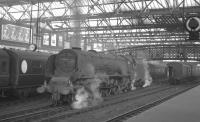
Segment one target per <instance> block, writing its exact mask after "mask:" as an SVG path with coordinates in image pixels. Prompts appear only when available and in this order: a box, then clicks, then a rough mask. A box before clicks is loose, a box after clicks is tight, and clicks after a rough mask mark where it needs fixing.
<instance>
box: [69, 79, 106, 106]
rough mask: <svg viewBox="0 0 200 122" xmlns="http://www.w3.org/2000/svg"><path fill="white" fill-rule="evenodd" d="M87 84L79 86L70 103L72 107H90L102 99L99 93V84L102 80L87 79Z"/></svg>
mask: <svg viewBox="0 0 200 122" xmlns="http://www.w3.org/2000/svg"><path fill="white" fill-rule="evenodd" d="M85 82H87V86H84V87H81V88H79V89H78V90H77V92H76V94H75V99H76V100H75V102H73V103H72V107H73V108H74V109H82V108H86V107H92V106H95V105H97V104H99V103H100V102H102V101H103V98H102V97H101V95H100V93H99V86H100V83H101V82H102V81H101V80H100V79H98V78H94V79H88V80H86V81H85Z"/></svg>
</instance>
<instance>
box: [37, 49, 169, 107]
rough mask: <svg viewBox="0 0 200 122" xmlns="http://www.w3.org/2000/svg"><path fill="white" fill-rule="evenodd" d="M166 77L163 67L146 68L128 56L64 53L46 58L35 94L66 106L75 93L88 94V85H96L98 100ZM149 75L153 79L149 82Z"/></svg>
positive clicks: (165, 68) (65, 50)
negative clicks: (41, 82)
mask: <svg viewBox="0 0 200 122" xmlns="http://www.w3.org/2000/svg"><path fill="white" fill-rule="evenodd" d="M149 68H150V69H151V70H149ZM149 71H150V72H149ZM167 74H168V72H167V65H162V66H161V65H155V64H153V63H152V64H151V65H150V66H149V65H148V64H147V61H144V60H143V59H139V60H134V59H133V58H132V57H131V56H116V55H112V54H99V53H97V52H95V51H88V52H86V51H82V50H80V49H64V50H62V51H61V52H60V53H58V54H55V55H51V56H50V57H49V59H48V61H47V66H46V73H45V76H46V77H47V79H48V80H47V83H45V84H44V85H43V86H42V87H40V88H39V89H38V91H39V92H41V93H42V92H44V91H45V90H47V91H48V92H50V93H52V99H53V101H58V100H63V99H64V100H67V102H68V103H69V102H72V101H73V100H74V98H73V97H74V96H75V94H76V92H77V90H78V89H81V88H84V89H86V91H87V92H89V93H91V92H92V91H93V88H92V87H91V86H94V85H92V84H98V90H99V91H100V94H101V96H109V95H113V94H118V93H122V92H127V91H130V90H132V89H135V88H136V87H145V86H148V85H150V83H151V82H152V80H155V79H156V80H158V79H164V78H167V77H168V76H167ZM151 75H153V76H154V75H156V76H155V77H152V78H153V79H152V78H151ZM96 79H99V80H100V83H99V82H98V83H97V82H96V81H99V80H96ZM146 83H147V84H146Z"/></svg>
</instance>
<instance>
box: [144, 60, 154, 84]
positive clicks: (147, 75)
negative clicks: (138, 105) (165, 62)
mask: <svg viewBox="0 0 200 122" xmlns="http://www.w3.org/2000/svg"><path fill="white" fill-rule="evenodd" d="M143 64H144V70H145V75H144V81H145V83H144V85H143V87H147V86H150V85H151V83H152V77H151V75H150V73H149V67H148V63H147V61H146V59H143Z"/></svg>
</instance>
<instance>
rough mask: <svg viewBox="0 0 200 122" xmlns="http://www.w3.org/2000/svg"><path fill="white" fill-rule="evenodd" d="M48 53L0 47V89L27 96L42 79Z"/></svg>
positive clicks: (3, 91) (43, 78) (4, 91)
mask: <svg viewBox="0 0 200 122" xmlns="http://www.w3.org/2000/svg"><path fill="white" fill-rule="evenodd" d="M49 55H50V54H45V53H40V52H31V51H20V50H13V49H0V56H1V58H0V66H1V68H0V78H1V80H0V90H1V92H2V93H8V92H9V94H10V93H11V94H12V95H13V94H14V95H17V96H27V95H28V94H29V93H30V92H33V91H35V89H36V87H38V86H39V85H41V84H42V83H43V82H44V80H45V76H44V71H45V63H46V61H47V58H48V56H49Z"/></svg>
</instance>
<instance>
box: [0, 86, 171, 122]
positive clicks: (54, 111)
mask: <svg viewBox="0 0 200 122" xmlns="http://www.w3.org/2000/svg"><path fill="white" fill-rule="evenodd" d="M167 88H168V87H167ZM165 89H166V87H165ZM160 90H163V87H154V88H152V89H149V90H146V89H144V90H141V92H142V93H141V94H137V95H134V96H133V97H131V98H130V97H128V98H127V99H123V100H121V101H116V100H114V101H111V102H108V103H106V104H102V105H98V106H95V107H91V108H86V109H82V110H71V108H70V107H69V106H60V107H50V105H47V106H43V107H39V108H33V109H27V110H24V111H18V112H15V113H9V114H5V115H2V116H0V121H2V122H18V121H33V120H36V119H37V121H39V120H45V119H47V118H51V117H56V118H57V117H59V116H60V115H61V114H62V113H64V112H67V114H66V116H73V115H76V114H81V113H84V112H87V111H93V110H96V109H100V108H102V107H106V106H109V105H112V104H117V103H119V102H124V101H127V100H130V99H137V98H138V97H142V96H144V95H148V94H151V93H152V92H158V91H160ZM150 91H151V92H150ZM118 98H120V97H117V96H116V99H118Z"/></svg>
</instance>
